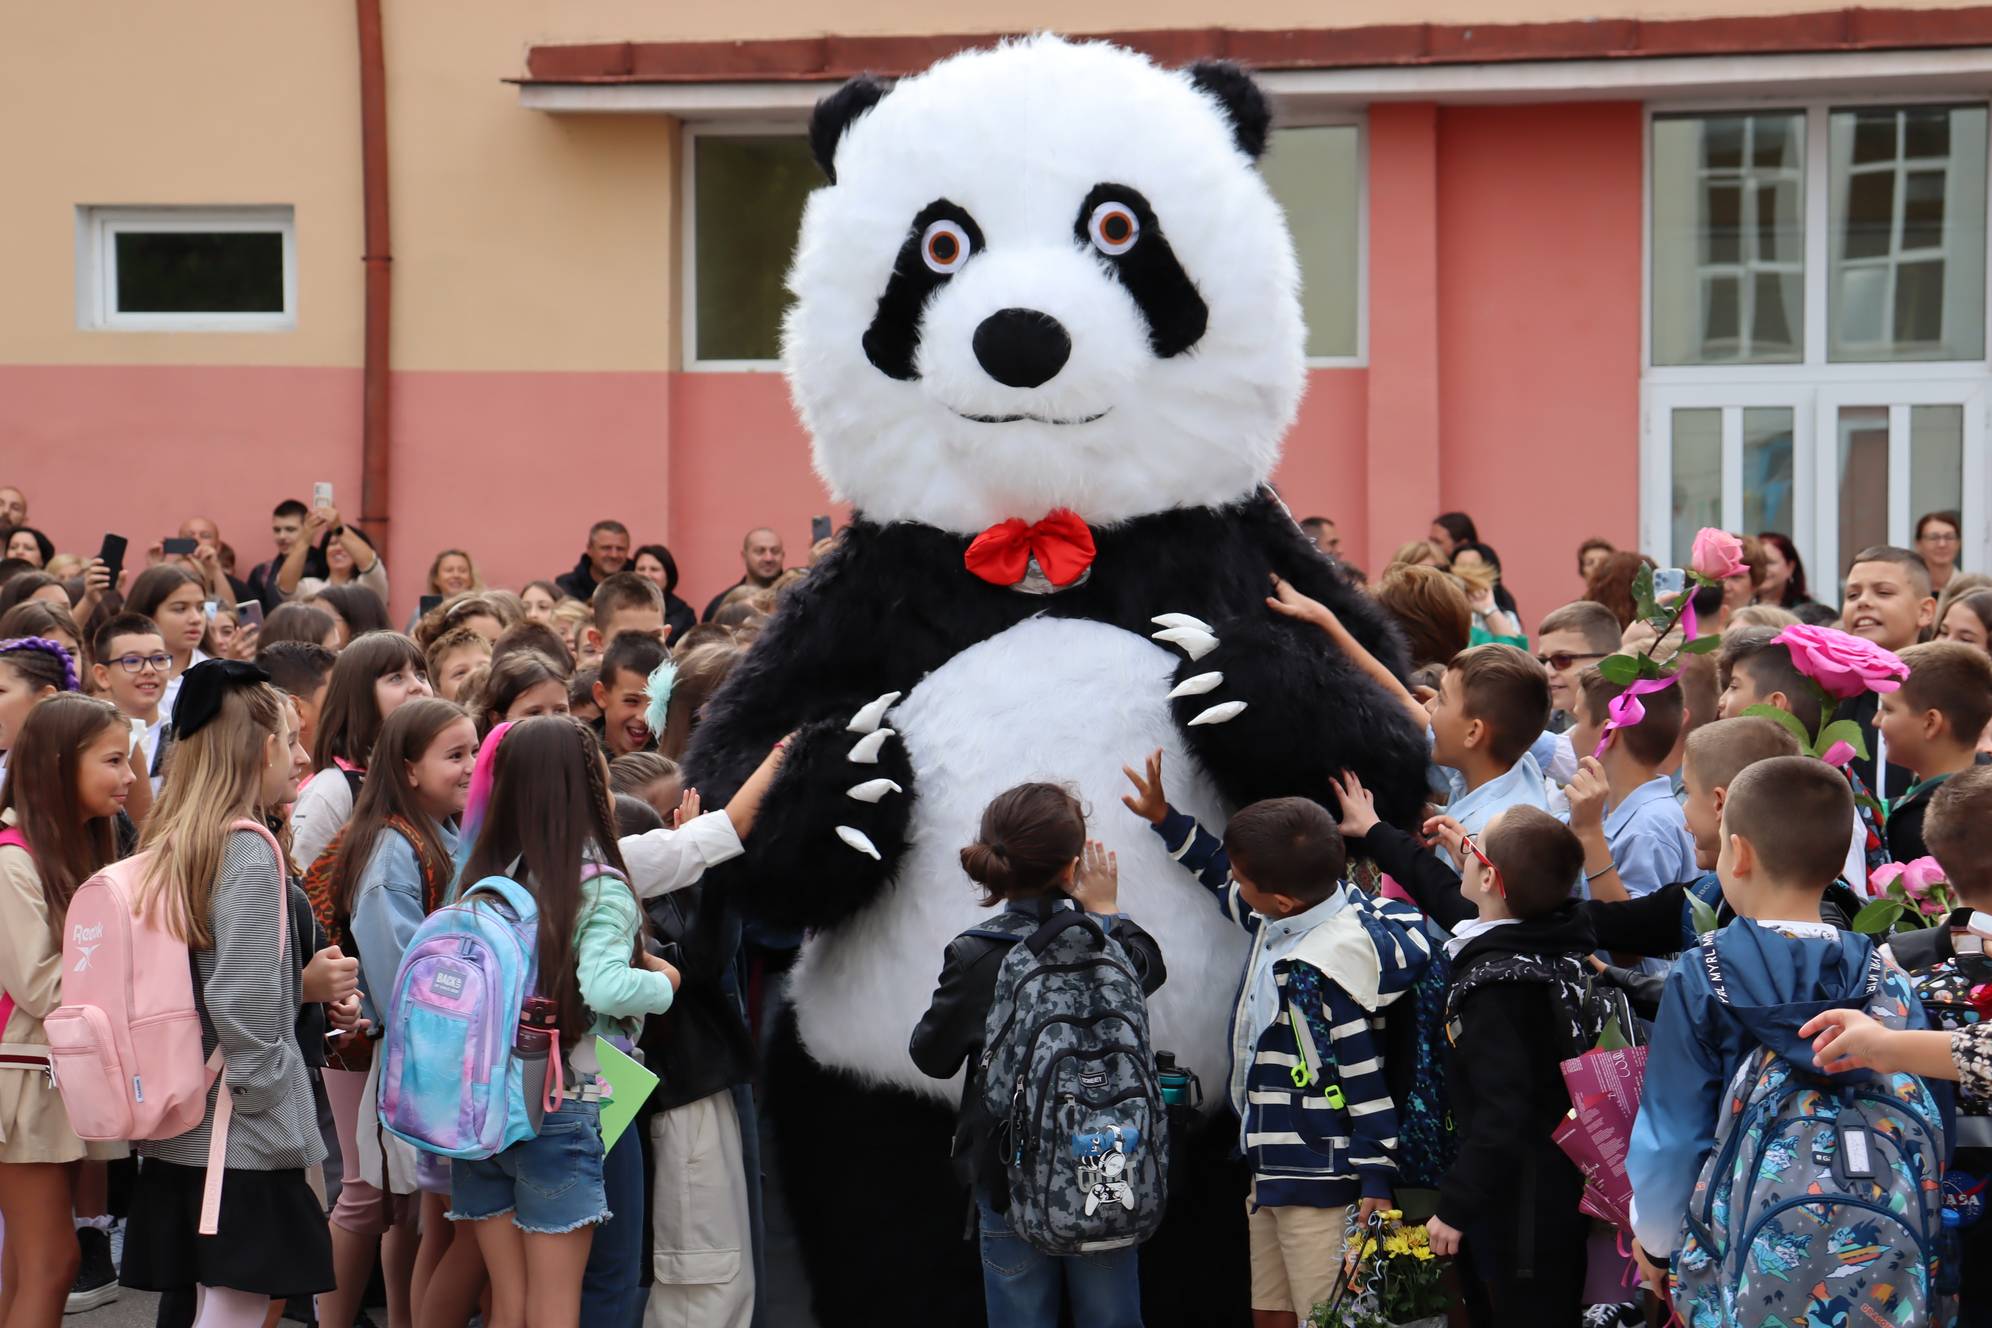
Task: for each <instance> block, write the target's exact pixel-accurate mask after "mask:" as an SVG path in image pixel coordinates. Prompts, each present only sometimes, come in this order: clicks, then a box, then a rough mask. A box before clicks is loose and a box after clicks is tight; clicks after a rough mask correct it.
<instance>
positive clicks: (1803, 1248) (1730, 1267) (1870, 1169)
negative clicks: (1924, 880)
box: [1674, 948, 1952, 1328]
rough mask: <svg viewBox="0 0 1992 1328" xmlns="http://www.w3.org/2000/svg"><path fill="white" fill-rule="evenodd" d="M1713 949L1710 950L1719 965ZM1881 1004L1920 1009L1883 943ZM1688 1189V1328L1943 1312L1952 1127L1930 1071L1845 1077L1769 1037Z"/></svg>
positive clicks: (1915, 1319) (1680, 1259) (1870, 995)
mask: <svg viewBox="0 0 1992 1328" xmlns="http://www.w3.org/2000/svg"><path fill="white" fill-rule="evenodd" d="M1713 954H1714V951H1713V949H1712V948H1710V949H1708V950H1707V951H1706V956H1707V958H1706V962H1709V963H1711V964H1712V963H1713V962H1714V961H1713ZM1865 991H1866V995H1867V1004H1866V1007H1865V1008H1866V1010H1867V1012H1868V1013H1869V1014H1870V1015H1872V1016H1874V1017H1875V1018H1876V1019H1878V1020H1880V1021H1881V1022H1882V1023H1884V1024H1887V1025H1888V1026H1889V1027H1891V1028H1901V1027H1904V1026H1905V1024H1906V1023H1907V1017H1908V1013H1909V994H1908V988H1907V985H1906V983H1905V982H1904V980H1903V978H1902V977H1901V975H1900V974H1891V975H1888V976H1886V977H1884V973H1883V968H1882V962H1881V955H1880V953H1879V952H1878V951H1877V952H1875V953H1873V954H1871V955H1870V957H1869V964H1868V977H1867V984H1866V988H1865ZM1724 1102H1725V1104H1726V1109H1725V1110H1724V1111H1723V1113H1722V1115H1721V1118H1720V1119H1719V1120H1718V1121H1717V1123H1716V1132H1715V1151H1714V1152H1713V1153H1711V1154H1710V1155H1709V1159H1708V1162H1707V1164H1706V1165H1705V1166H1704V1167H1703V1168H1702V1173H1701V1177H1700V1179H1699V1180H1698V1181H1697V1182H1696V1184H1695V1189H1694V1193H1693V1196H1692V1198H1690V1200H1689V1201H1688V1213H1687V1235H1686V1238H1685V1239H1684V1240H1683V1241H1682V1243H1681V1248H1680V1251H1679V1253H1678V1255H1677V1256H1676V1257H1675V1260H1674V1307H1675V1310H1676V1312H1677V1313H1679V1314H1680V1316H1681V1318H1682V1319H1683V1320H1684V1321H1685V1322H1686V1323H1687V1325H1688V1328H1772V1326H1773V1325H1790V1324H1813V1323H1818V1324H1845V1325H1848V1326H1849V1328H1851V1326H1852V1325H1854V1324H1865V1323H1875V1324H1886V1325H1901V1328H1909V1326H1910V1325H1917V1326H1918V1328H1921V1326H1923V1325H1935V1326H1938V1328H1940V1326H1941V1325H1945V1324H1949V1323H1950V1322H1951V1321H1952V1320H1951V1313H1950V1307H1949V1306H1947V1305H1946V1304H1945V1303H1944V1300H1945V1297H1943V1296H1942V1295H1941V1294H1940V1293H1939V1289H1938V1271H1939V1268H1938V1264H1939V1257H1938V1250H1939V1249H1940V1247H1941V1245H1942V1243H1943V1230H1942V1220H1941V1219H1942V1215H1943V1195H1942V1192H1941V1182H1942V1179H1943V1156H1944V1135H1943V1124H1942V1119H1941V1115H1940V1112H1939V1109H1938V1106H1937V1102H1936V1099H1935V1098H1934V1097H1933V1096H1931V1093H1930V1090H1929V1088H1928V1086H1927V1085H1925V1084H1924V1083H1923V1081H1922V1080H1921V1079H1918V1078H1916V1077H1915V1076H1914V1075H1908V1074H1886V1075H1874V1076H1872V1077H1870V1078H1868V1079H1867V1080H1865V1081H1863V1082H1856V1083H1851V1084H1841V1083H1833V1082H1830V1081H1828V1080H1826V1079H1824V1078H1822V1077H1820V1076H1818V1075H1815V1074H1809V1073H1806V1072H1804V1071H1803V1070H1801V1069H1799V1068H1798V1067H1797V1066H1794V1065H1793V1064H1792V1063H1791V1062H1789V1061H1787V1060H1785V1059H1784V1058H1782V1057H1780V1056H1778V1055H1776V1054H1775V1053H1774V1052H1772V1051H1771V1050H1770V1049H1769V1048H1767V1047H1759V1048H1758V1049H1757V1050H1756V1051H1754V1052H1753V1053H1751V1054H1750V1055H1749V1056H1747V1057H1745V1058H1744V1060H1743V1063H1742V1064H1741V1065H1740V1066H1738V1067H1737V1071H1736V1075H1735V1077H1734V1078H1733V1079H1732V1080H1731V1081H1730V1084H1729V1089H1728V1092H1727V1093H1726V1094H1725V1096H1724Z"/></svg>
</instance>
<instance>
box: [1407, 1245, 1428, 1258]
mask: <svg viewBox="0 0 1992 1328" xmlns="http://www.w3.org/2000/svg"><path fill="white" fill-rule="evenodd" d="M1411 1257H1412V1258H1414V1259H1420V1260H1423V1259H1429V1258H1431V1257H1432V1249H1431V1246H1429V1245H1420V1246H1418V1247H1417V1248H1416V1249H1414V1250H1412V1251H1411Z"/></svg>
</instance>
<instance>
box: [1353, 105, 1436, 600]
mask: <svg viewBox="0 0 1992 1328" xmlns="http://www.w3.org/2000/svg"><path fill="white" fill-rule="evenodd" d="M1369 184H1370V196H1369V207H1370V224H1369V235H1370V242H1369V362H1370V367H1369V407H1368V411H1367V413H1366V418H1365V420H1364V444H1365V454H1366V455H1367V457H1368V461H1369V464H1368V469H1367V471H1366V474H1367V477H1368V483H1367V489H1368V495H1369V516H1370V523H1371V524H1370V527H1369V532H1368V540H1367V542H1366V543H1364V544H1358V545H1351V544H1348V543H1347V541H1346V540H1345V541H1344V547H1345V548H1347V549H1349V550H1351V551H1352V552H1354V554H1355V556H1357V557H1358V558H1364V557H1366V558H1367V559H1368V562H1367V567H1368V570H1370V571H1371V572H1373V573H1381V572H1382V570H1383V568H1384V565H1385V564H1386V563H1387V562H1388V561H1389V558H1390V555H1391V553H1392V552H1393V551H1395V550H1396V548H1397V547H1398V546H1399V545H1400V544H1402V543H1404V542H1405V541H1406V540H1409V539H1413V538H1416V537H1418V536H1422V535H1423V534H1424V533H1425V527H1426V524H1427V523H1428V522H1430V520H1431V519H1432V514H1433V512H1434V511H1435V510H1436V509H1435V508H1433V506H1432V501H1433V498H1434V497H1435V496H1436V494H1437V492H1438V488H1439V453H1440V438H1441V420H1440V412H1439V398H1440V395H1441V388H1442V380H1441V377H1440V371H1441V367H1442V356H1441V355H1440V352H1439V338H1438V326H1437V324H1438V314H1439V301H1440V299H1441V291H1442V287H1441V284H1440V275H1441V274H1440V271H1439V265H1438V246H1439V226H1440V220H1439V207H1438V195H1439V187H1440V186H1439V178H1438V108H1437V107H1436V106H1433V105H1431V104H1429V103H1413V104H1406V105H1380V106H1376V107H1373V108H1372V109H1371V112H1370V151H1369ZM1363 550H1367V553H1366V554H1365V553H1363V552H1362V551H1363Z"/></svg>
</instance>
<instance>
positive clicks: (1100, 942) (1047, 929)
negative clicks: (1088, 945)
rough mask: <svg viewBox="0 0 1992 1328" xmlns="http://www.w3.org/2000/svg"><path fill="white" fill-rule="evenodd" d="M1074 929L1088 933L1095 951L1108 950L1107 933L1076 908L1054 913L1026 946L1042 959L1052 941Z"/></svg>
mask: <svg viewBox="0 0 1992 1328" xmlns="http://www.w3.org/2000/svg"><path fill="white" fill-rule="evenodd" d="M1074 927H1078V928H1082V929H1083V930H1085V931H1086V932H1087V934H1088V939H1089V940H1091V941H1092V943H1093V948H1094V949H1096V950H1105V949H1106V948H1107V933H1106V931H1105V929H1104V928H1102V927H1101V926H1100V924H1099V923H1098V922H1097V921H1095V920H1094V918H1093V915H1092V914H1090V913H1085V912H1081V911H1080V910H1079V909H1076V908H1061V909H1059V910H1058V911H1057V912H1056V913H1053V914H1052V915H1051V916H1050V917H1049V918H1047V919H1046V920H1045V922H1044V924H1043V925H1042V926H1040V927H1039V928H1038V929H1037V930H1036V931H1034V932H1032V933H1031V934H1030V936H1029V937H1027V938H1026V939H1025V941H1024V944H1025V945H1028V946H1030V947H1031V953H1032V954H1034V955H1037V956H1039V957H1040V958H1042V957H1043V955H1044V952H1045V951H1046V950H1047V949H1049V948H1050V947H1051V943H1052V941H1053V940H1054V939H1056V938H1057V937H1058V935H1059V934H1060V933H1062V932H1065V931H1069V930H1070V929H1072V928H1074Z"/></svg>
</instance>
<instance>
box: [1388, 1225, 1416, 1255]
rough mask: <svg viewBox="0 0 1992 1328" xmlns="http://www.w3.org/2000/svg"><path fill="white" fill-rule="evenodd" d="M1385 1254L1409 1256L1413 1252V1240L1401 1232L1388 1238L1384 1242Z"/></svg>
mask: <svg viewBox="0 0 1992 1328" xmlns="http://www.w3.org/2000/svg"><path fill="white" fill-rule="evenodd" d="M1383 1252H1384V1253H1385V1254H1409V1253H1410V1252H1411V1238H1410V1237H1409V1236H1407V1235H1405V1234H1404V1233H1403V1232H1401V1231H1399V1232H1396V1233H1394V1234H1392V1235H1389V1236H1386V1237H1384V1240H1383Z"/></svg>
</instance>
